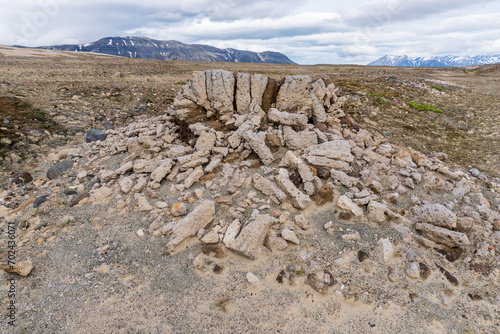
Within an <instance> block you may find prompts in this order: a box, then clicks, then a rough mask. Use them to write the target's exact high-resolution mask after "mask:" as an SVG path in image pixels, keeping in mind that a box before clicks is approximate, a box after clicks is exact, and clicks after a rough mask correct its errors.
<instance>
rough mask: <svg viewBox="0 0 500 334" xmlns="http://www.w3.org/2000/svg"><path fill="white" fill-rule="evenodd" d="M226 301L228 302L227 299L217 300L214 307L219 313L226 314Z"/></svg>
mask: <svg viewBox="0 0 500 334" xmlns="http://www.w3.org/2000/svg"><path fill="white" fill-rule="evenodd" d="M228 301H229V297H225V298H222V299H219V300H218V301H217V302H216V303H215V304H214V305H215V306H217V308H218V309H219V311H223V312H227V310H226V305H227V302H228Z"/></svg>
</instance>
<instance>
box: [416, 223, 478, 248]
mask: <svg viewBox="0 0 500 334" xmlns="http://www.w3.org/2000/svg"><path fill="white" fill-rule="evenodd" d="M415 228H416V229H417V230H419V231H420V232H421V233H422V234H423V235H424V237H426V238H428V239H430V240H432V241H434V242H437V243H439V244H442V245H446V246H448V247H459V246H468V245H470V241H469V238H468V237H467V235H465V234H464V233H461V232H455V231H451V230H448V229H446V228H442V227H438V226H434V225H430V224H426V223H419V224H416V225H415Z"/></svg>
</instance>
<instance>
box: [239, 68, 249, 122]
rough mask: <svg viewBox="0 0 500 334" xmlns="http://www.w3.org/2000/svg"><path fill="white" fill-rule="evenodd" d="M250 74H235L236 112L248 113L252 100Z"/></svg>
mask: <svg viewBox="0 0 500 334" xmlns="http://www.w3.org/2000/svg"><path fill="white" fill-rule="evenodd" d="M250 87H251V84H250V74H247V73H237V74H236V111H237V112H238V114H248V113H249V112H250V103H251V102H252V96H251V90H250Z"/></svg>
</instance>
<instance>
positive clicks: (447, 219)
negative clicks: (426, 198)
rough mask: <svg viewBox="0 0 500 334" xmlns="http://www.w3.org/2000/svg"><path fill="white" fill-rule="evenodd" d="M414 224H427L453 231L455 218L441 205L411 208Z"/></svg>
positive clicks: (455, 223)
mask: <svg viewBox="0 0 500 334" xmlns="http://www.w3.org/2000/svg"><path fill="white" fill-rule="evenodd" d="M412 210H413V213H414V215H415V217H414V219H413V220H414V222H415V223H428V224H432V225H435V226H440V227H445V228H448V229H454V228H455V227H456V226H457V216H456V215H455V214H454V213H453V212H452V211H450V210H449V209H447V208H446V207H445V206H443V205H441V204H426V205H421V206H416V207H413V208H412Z"/></svg>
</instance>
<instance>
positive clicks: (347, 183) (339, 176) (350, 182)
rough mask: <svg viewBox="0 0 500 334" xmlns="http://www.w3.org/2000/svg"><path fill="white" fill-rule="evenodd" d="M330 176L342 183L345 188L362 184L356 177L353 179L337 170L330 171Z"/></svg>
mask: <svg viewBox="0 0 500 334" xmlns="http://www.w3.org/2000/svg"><path fill="white" fill-rule="evenodd" d="M330 176H331V178H332V179H334V180H337V181H339V182H340V183H342V185H343V186H344V187H347V188H351V187H354V186H356V185H358V184H359V183H360V181H359V179H357V178H355V177H351V176H349V175H347V174H346V173H344V172H342V171H339V170H336V169H331V170H330Z"/></svg>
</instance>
